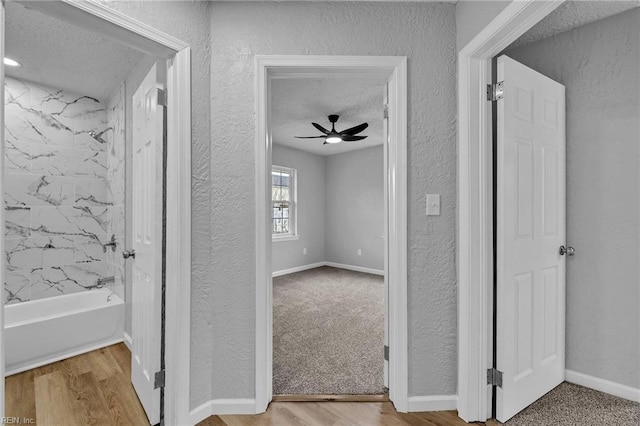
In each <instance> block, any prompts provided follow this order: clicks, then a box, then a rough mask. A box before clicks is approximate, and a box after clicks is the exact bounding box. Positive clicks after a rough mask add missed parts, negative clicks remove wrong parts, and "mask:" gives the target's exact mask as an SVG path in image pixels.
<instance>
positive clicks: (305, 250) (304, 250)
mask: <svg viewBox="0 0 640 426" xmlns="http://www.w3.org/2000/svg"><path fill="white" fill-rule="evenodd" d="M302 254H304V255H305V256H306V255H307V248H306V247H305V248H303V249H302Z"/></svg>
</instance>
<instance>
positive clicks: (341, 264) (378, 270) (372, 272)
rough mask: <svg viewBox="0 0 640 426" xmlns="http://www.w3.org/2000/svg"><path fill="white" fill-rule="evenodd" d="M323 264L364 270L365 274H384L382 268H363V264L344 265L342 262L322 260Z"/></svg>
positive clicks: (351, 269)
mask: <svg viewBox="0 0 640 426" xmlns="http://www.w3.org/2000/svg"><path fill="white" fill-rule="evenodd" d="M324 264H325V265H326V266H331V267H332V268H340V269H348V270H350V271H356V272H365V273H367V274H373V275H383V276H384V270H382V269H373V268H365V267H363V266H354V265H345V264H343V263H335V262H324Z"/></svg>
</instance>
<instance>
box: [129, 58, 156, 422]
mask: <svg viewBox="0 0 640 426" xmlns="http://www.w3.org/2000/svg"><path fill="white" fill-rule="evenodd" d="M158 89H159V85H158V82H157V73H156V65H154V66H153V67H152V68H151V70H150V71H149V73H148V74H147V76H146V77H145V78H144V80H143V81H142V83H140V86H139V87H138V89H137V90H136V92H135V94H134V95H133V120H132V121H133V173H132V174H133V208H132V211H133V215H132V216H133V220H132V232H133V249H134V250H135V258H134V259H133V274H132V275H133V280H132V281H133V282H132V287H131V299H132V318H131V320H132V321H131V326H132V336H131V337H132V342H133V351H132V354H131V382H132V383H133V387H134V388H135V390H136V392H137V394H138V397H139V398H140V402H141V403H142V406H143V407H144V410H145V412H146V414H147V417H148V419H149V422H150V423H151V424H156V423H158V422H159V421H160V389H155V388H154V387H155V386H154V385H155V383H154V381H155V373H156V372H157V371H159V370H160V351H161V347H160V342H161V321H162V316H161V297H162V145H163V134H164V122H163V114H164V111H163V107H162V106H159V105H158Z"/></svg>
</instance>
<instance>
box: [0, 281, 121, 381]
mask: <svg viewBox="0 0 640 426" xmlns="http://www.w3.org/2000/svg"><path fill="white" fill-rule="evenodd" d="M109 294H111V292H110V291H108V290H106V289H101V290H90V291H84V292H81V293H73V294H68V295H63V296H56V297H50V298H47V299H39V300H32V301H29V302H24V303H17V304H13V305H7V306H5V308H4V318H5V334H4V336H5V337H4V338H5V340H4V342H5V345H4V347H5V369H6V375H7V376H9V375H11V374H16V373H20V372H22V371H26V370H30V369H32V368H35V367H39V366H41V365H45V364H49V363H52V362H55V361H60V360H62V359H65V358H69V357H72V356H75V355H79V354H81V353H85V352H89V351H92V350H95V349H98V348H102V347H104V346H108V345H112V344H114V343H118V342H122V340H123V339H122V338H123V331H124V302H123V301H122V299H120V298H119V297H118V296H117V295H115V294H114V295H113V296H111V300H110V301H108V302H107V297H108V296H109Z"/></svg>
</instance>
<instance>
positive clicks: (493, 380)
mask: <svg viewBox="0 0 640 426" xmlns="http://www.w3.org/2000/svg"><path fill="white" fill-rule="evenodd" d="M487 384H488V385H492V386H497V387H499V388H501V387H502V371H500V370H498V369H496V368H489V369H488V370H487Z"/></svg>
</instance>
